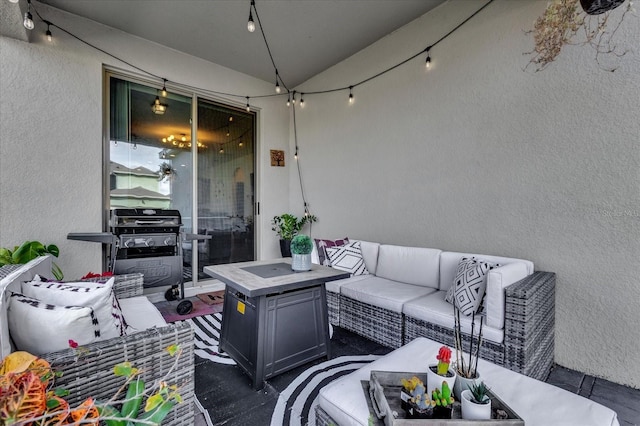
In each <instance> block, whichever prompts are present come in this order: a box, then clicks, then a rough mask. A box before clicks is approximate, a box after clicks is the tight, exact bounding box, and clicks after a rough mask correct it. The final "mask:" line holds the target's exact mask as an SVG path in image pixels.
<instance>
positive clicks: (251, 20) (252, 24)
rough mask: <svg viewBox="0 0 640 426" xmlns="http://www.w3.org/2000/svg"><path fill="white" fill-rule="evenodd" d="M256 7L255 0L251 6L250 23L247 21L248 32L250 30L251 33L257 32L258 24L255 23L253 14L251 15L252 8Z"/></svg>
mask: <svg viewBox="0 0 640 426" xmlns="http://www.w3.org/2000/svg"><path fill="white" fill-rule="evenodd" d="M254 5H255V2H254V0H251V5H250V6H249V21H247V30H249V32H250V33H252V32H254V31H255V30H256V23H255V22H253V14H252V13H251V8H253V6H254Z"/></svg>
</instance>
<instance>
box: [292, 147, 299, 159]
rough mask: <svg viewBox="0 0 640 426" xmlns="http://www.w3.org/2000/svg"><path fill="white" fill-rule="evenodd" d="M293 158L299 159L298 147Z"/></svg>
mask: <svg viewBox="0 0 640 426" xmlns="http://www.w3.org/2000/svg"><path fill="white" fill-rule="evenodd" d="M293 158H294V159H296V160H297V159H298V147H297V146H296V152H295V154H293Z"/></svg>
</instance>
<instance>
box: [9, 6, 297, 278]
mask: <svg viewBox="0 0 640 426" xmlns="http://www.w3.org/2000/svg"><path fill="white" fill-rule="evenodd" d="M11 6H13V4H12V5H11ZM38 10H39V12H40V13H41V14H42V15H43V16H44V17H45V18H46V19H49V20H51V21H52V22H55V23H56V24H58V25H60V26H61V27H63V28H66V29H68V30H69V31H71V32H73V33H74V34H76V35H78V36H79V37H81V38H82V39H84V40H86V41H88V42H90V43H92V44H94V45H96V46H98V47H100V48H102V49H105V50H106V51H108V52H110V53H112V54H114V55H116V56H118V57H121V58H122V59H125V60H127V61H129V62H131V63H133V64H135V65H136V66H138V67H140V68H143V69H146V70H149V71H151V72H153V73H154V74H156V75H161V76H163V77H166V78H167V79H169V80H171V81H176V82H180V83H184V84H188V85H191V86H194V87H198V88H202V89H207V90H216V91H222V92H228V93H242V94H244V93H250V94H256V95H257V94H270V93H272V91H273V87H272V84H271V83H267V82H263V81H260V80H257V79H255V78H252V77H249V76H246V75H244V74H240V73H238V72H235V71H232V70H229V69H227V68H224V67H221V66H219V65H215V64H212V63H209V62H206V61H203V60H200V59H197V58H194V57H191V56H188V55H185V54H183V53H180V52H176V51H173V50H170V49H167V48H164V47H162V46H159V45H156V44H154V43H150V42H147V41H145V40H142V39H139V38H137V37H132V36H129V35H127V34H124V33H122V32H120V31H117V30H114V29H111V28H108V27H105V26H102V25H98V24H96V23H94V22H91V21H88V20H85V19H80V18H78V17H76V16H73V15H69V14H66V13H62V12H60V11H57V10H55V9H52V8H49V7H46V6H45V5H39V6H38ZM39 25H42V24H41V23H39ZM45 30H46V27H45V28H43V27H41V26H37V27H36V29H35V30H34V32H33V34H32V35H33V37H32V42H31V43H26V42H23V41H19V40H15V39H11V38H7V37H0V53H1V56H2V60H1V61H0V96H1V101H0V180H1V184H0V247H5V246H13V245H16V244H20V243H21V242H22V241H25V240H29V239H35V240H40V241H43V242H45V243H52V244H57V245H58V246H59V247H60V251H61V256H60V259H59V262H58V263H59V264H60V266H61V267H62V269H63V270H64V272H65V274H66V275H67V276H68V277H70V278H71V277H77V276H79V275H82V274H85V273H86V272H88V271H99V270H100V269H101V265H102V261H101V247H100V245H99V244H95V243H88V242H78V241H69V240H67V239H66V236H67V233H69V232H97V231H101V230H102V209H101V206H102V190H103V188H102V169H103V163H102V149H103V148H102V146H103V145H102V134H103V133H102V132H103V122H102V120H103V116H102V111H103V65H107V66H111V67H116V68H119V69H124V70H126V69H128V68H129V67H128V66H127V65H125V64H123V63H121V62H119V61H117V60H115V59H113V58H111V57H109V56H107V55H104V54H102V53H99V52H97V51H96V50H94V49H92V48H90V47H88V46H86V45H83V44H81V43H80V42H78V41H77V40H75V39H73V38H71V37H70V36H67V35H65V34H64V33H62V32H61V31H56V30H55V29H54V30H53V32H54V41H53V43H48V42H47V41H46V40H45V39H44V31H45ZM135 72H136V73H139V72H138V71H135ZM217 100H223V101H224V99H217ZM242 101H243V102H240V103H238V100H237V99H232V100H227V102H232V103H233V104H238V105H240V106H243V105H244V99H242ZM252 105H254V106H255V107H257V108H259V109H260V112H259V122H258V140H259V147H258V149H259V152H258V156H259V161H258V165H257V170H256V173H257V174H258V175H257V176H258V182H259V185H260V186H259V187H258V188H257V190H258V191H259V192H258V195H257V199H258V200H259V201H261V204H262V212H263V214H262V215H261V218H267V220H266V221H263V222H260V224H259V225H261V226H262V227H266V228H267V229H269V230H270V226H269V219H268V218H270V217H272V216H273V215H274V214H277V213H279V212H280V211H281V210H282V209H283V207H282V206H283V205H285V206H286V205H288V187H287V185H288V176H287V175H286V172H284V173H283V172H282V171H281V170H273V169H272V168H270V167H268V161H269V156H268V152H269V149H285V150H286V149H287V148H288V147H287V143H288V134H289V133H288V132H289V127H288V126H289V115H288V110H287V108H286V106H285V105H283V103H282V102H279V101H277V100H271V99H263V100H256V101H255V102H254V101H253V100H252ZM265 153H266V154H265ZM273 187H281V188H284V191H282V192H274V191H265V189H268V188H273ZM284 208H285V209H286V207H284ZM258 243H259V256H262V257H275V256H277V254H278V243H277V241H276V239H275V236H273V235H272V233H271V232H269V233H267V234H266V237H264V238H261V237H260V236H259V237H258Z"/></svg>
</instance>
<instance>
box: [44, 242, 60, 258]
mask: <svg viewBox="0 0 640 426" xmlns="http://www.w3.org/2000/svg"><path fill="white" fill-rule="evenodd" d="M45 251H46V252H47V253H49V254H51V255H53V256H55V257H58V256H59V255H60V249H59V248H58V246H56V245H54V244H49V245H48V246H47V247H46V249H45Z"/></svg>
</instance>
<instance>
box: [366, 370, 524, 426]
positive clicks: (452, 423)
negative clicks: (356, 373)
mask: <svg viewBox="0 0 640 426" xmlns="http://www.w3.org/2000/svg"><path fill="white" fill-rule="evenodd" d="M413 376H416V377H418V378H419V379H420V380H422V382H423V383H425V384H426V381H427V374H426V373H410V372H406V373H405V372H395V371H393V372H391V371H377V370H373V371H371V377H370V379H369V382H365V381H363V390H364V391H365V394H366V397H367V400H368V402H369V404H370V407H369V411H370V412H371V413H373V420H374V424H376V425H385V426H418V425H422V426H425V425H428V426H469V425H472V424H478V425H483V426H524V420H522V418H520V416H518V415H517V414H516V412H515V411H513V410H512V409H511V408H510V407H509V406H508V405H507V404H505V403H504V401H502V400H501V399H500V398H498V396H496V395H495V394H494V393H493V392H491V391H489V392H488V395H489V397H490V398H491V412H492V417H493V418H492V419H490V420H465V419H463V418H462V415H461V411H460V402H459V401H456V402H454V404H453V411H452V414H451V419H408V418H406V412H405V411H404V409H402V407H401V405H400V389H402V384H401V379H410V378H411V377H413ZM498 410H500V411H501V413H502V414H503V415H505V416H506V418H501V419H498V418H495V417H496V415H497V412H498ZM376 416H377V419H376ZM376 420H377V422H376Z"/></svg>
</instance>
